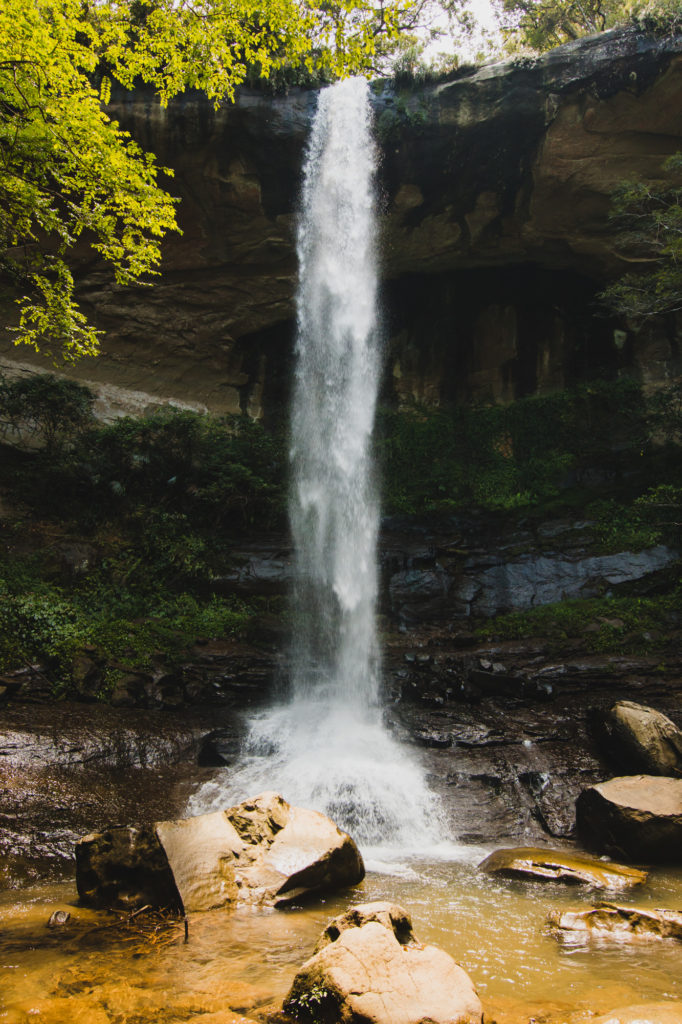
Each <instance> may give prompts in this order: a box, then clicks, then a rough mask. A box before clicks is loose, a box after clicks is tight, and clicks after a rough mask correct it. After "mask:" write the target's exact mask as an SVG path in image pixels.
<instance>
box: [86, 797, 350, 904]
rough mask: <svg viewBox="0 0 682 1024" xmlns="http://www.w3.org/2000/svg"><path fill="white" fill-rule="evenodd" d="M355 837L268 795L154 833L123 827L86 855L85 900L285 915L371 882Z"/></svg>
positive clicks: (91, 845)
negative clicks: (250, 907) (300, 902)
mask: <svg viewBox="0 0 682 1024" xmlns="http://www.w3.org/2000/svg"><path fill="white" fill-rule="evenodd" d="M364 873H365V869H364V865H363V862H362V857H361V856H360V852H359V850H358V848H357V846H356V845H355V843H354V841H353V840H352V839H351V837H350V836H349V835H348V834H347V833H346V832H342V831H341V830H340V829H339V828H337V826H336V825H335V824H334V823H333V822H332V821H330V820H329V818H326V817H325V816H324V815H323V814H318V813H317V812H316V811H309V810H305V809H303V808H300V807H292V806H291V805H290V804H288V803H287V802H286V800H283V799H282V797H281V796H279V795H278V794H276V793H262V794H261V795H260V796H257V797H255V798H254V799H252V800H246V801H244V802H243V803H241V804H238V805H236V806H235V807H230V808H228V809H227V810H224V811H216V812H215V813H213V814H202V815H199V816H197V817H194V818H183V819H179V820H176V821H162V822H158V823H157V824H156V826H155V827H154V828H149V829H132V828H116V829H110V830H109V831H107V832H105V833H99V834H94V835H90V836H87V837H86V838H85V839H83V840H81V842H80V843H78V845H77V847H76V880H77V885H78V892H79V895H80V896H81V899H83V900H84V901H85V902H87V903H91V904H94V905H96V906H108V907H115V906H125V907H130V906H141V905H143V904H145V903H149V904H151V905H152V906H182V907H184V910H185V912H189V911H199V910H211V909H213V908H217V907H223V906H227V905H230V904H237V903H258V904H270V905H274V906H280V905H283V904H287V903H292V902H294V901H295V900H296V899H299V898H300V897H301V896H307V895H310V894H311V893H317V892H327V891H329V890H334V889H339V888H343V887H344V886H348V885H355V884H356V883H357V882H360V881H361V880H362V878H363V877H364Z"/></svg>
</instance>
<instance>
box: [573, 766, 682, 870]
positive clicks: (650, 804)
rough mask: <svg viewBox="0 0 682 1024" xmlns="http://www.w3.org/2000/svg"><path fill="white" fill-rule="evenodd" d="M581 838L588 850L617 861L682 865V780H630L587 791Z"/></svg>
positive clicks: (581, 806) (579, 813)
mask: <svg viewBox="0 0 682 1024" xmlns="http://www.w3.org/2000/svg"><path fill="white" fill-rule="evenodd" d="M576 819H577V826H578V832H579V834H580V836H581V838H582V839H583V840H584V842H585V843H587V845H588V846H591V847H593V848H594V849H598V850H603V851H604V852H606V853H610V854H612V855H614V856H618V857H625V858H626V859H632V860H642V861H658V862H663V863H670V864H680V863H682V779H666V778H661V777H660V776H655V775H628V776H621V777H619V778H615V779H609V780H608V782H601V783H599V784H598V785H596V786H590V787H589V789H585V790H583V792H582V793H581V794H580V796H579V797H578V800H577V802H576Z"/></svg>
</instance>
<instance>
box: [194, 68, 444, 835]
mask: <svg viewBox="0 0 682 1024" xmlns="http://www.w3.org/2000/svg"><path fill="white" fill-rule="evenodd" d="M375 167H376V152H375V146H374V142H373V140H372V134H371V111H370V104H369V91H368V87H367V83H366V82H365V81H364V80H363V79H350V80H347V81H345V82H341V83H339V84H338V85H334V86H332V87H330V88H328V89H325V90H323V91H322V92H321V93H320V98H319V104H318V109H317V113H316V116H315V120H314V123H313V128H312V133H311V137H310V142H309V146H308V151H307V156H306V162H305V169H304V180H303V188H302V198H301V211H300V215H299V227H298V239H297V243H298V244H297V251H298V258H299V287H298V293H297V338H296V360H295V362H296V370H295V384H294V393H293V401H292V414H291V489H290V501H289V509H290V519H291V529H292V535H293V541H294V551H295V556H294V557H295V577H296V583H295V586H294V592H293V595H292V609H291V612H292V622H293V638H292V648H291V663H292V670H291V680H292V694H291V699H290V701H289V702H288V703H286V704H283V705H281V706H279V707H274V708H271V709H269V710H268V711H266V712H264V713H262V714H261V715H259V716H256V717H255V718H254V720H253V721H252V722H251V725H250V731H249V735H248V737H247V741H246V744H245V748H244V751H243V754H242V757H241V759H240V761H239V763H238V764H237V765H236V766H235V767H234V769H232V768H231V769H229V775H228V773H227V772H226V781H224V782H221V781H219V782H214V783H209V784H207V785H206V786H204V787H203V788H202V789H201V790H200V791H199V793H198V794H197V795H196V796H195V797H194V798H193V801H192V803H191V808H192V810H193V812H195V813H196V812H201V811H206V810H209V809H215V808H217V807H219V806H224V805H225V803H226V798H229V799H234V800H237V799H243V798H244V797H246V796H249V795H253V794H254V793H256V792H258V791H259V790H262V789H277V790H278V791H279V792H281V793H282V794H283V796H284V797H285V798H286V799H287V800H289V801H290V802H292V803H296V804H301V805H303V806H307V807H313V808H315V809H317V810H320V811H323V812H324V813H325V814H328V815H329V816H330V817H331V818H333V819H334V820H335V821H336V822H337V823H338V824H339V825H341V826H342V827H343V828H345V829H347V830H348V831H349V832H350V833H351V834H352V835H353V836H354V837H355V839H356V840H358V841H359V842H360V843H362V844H365V845H368V844H369V845H371V846H378V845H389V846H397V847H400V848H403V849H404V848H407V847H414V848H417V847H418V846H420V847H422V848H423V844H424V841H425V839H426V838H428V835H429V833H430V832H431V831H432V828H433V819H434V798H433V797H432V795H431V793H430V791H429V790H428V787H427V786H426V784H425V782H424V779H423V777H422V772H421V770H420V769H419V767H418V766H417V765H416V763H414V762H413V761H412V759H411V757H410V756H409V755H408V753H407V752H406V751H405V750H404V749H403V748H402V747H401V746H400V745H399V744H398V743H396V741H395V740H394V739H393V738H392V737H391V736H390V735H389V733H388V732H387V731H386V730H385V728H384V726H383V724H382V716H381V709H380V707H379V703H378V691H379V670H380V666H379V645H378V643H377V637H376V622H375V609H376V598H377V554H376V547H377V531H378V522H379V513H378V503H377V497H376V493H375V479H374V476H375V474H374V466H373V459H372V444H371V442H372V431H373V424H374V413H375V406H376V398H377V390H378V384H379V374H380V337H379V333H380V332H379V322H378V315H377V254H376V235H377V232H376V210H375V182H374V177H375Z"/></svg>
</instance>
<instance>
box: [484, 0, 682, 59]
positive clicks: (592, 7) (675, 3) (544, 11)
mask: <svg viewBox="0 0 682 1024" xmlns="http://www.w3.org/2000/svg"><path fill="white" fill-rule="evenodd" d="M494 2H495V6H496V7H497V9H498V12H499V19H500V24H501V27H502V31H503V34H504V36H505V38H506V41H507V46H508V49H510V50H512V51H514V50H524V49H526V50H532V51H534V52H535V53H542V52H543V51H545V50H551V49H552V48H553V47H555V46H560V45H561V44H562V43H567V42H570V41H571V40H573V39H579V38H580V37H581V36H586V35H591V34H593V33H596V32H603V31H604V30H605V29H609V28H614V27H615V26H617V25H624V24H627V23H628V22H634V23H635V24H638V25H640V26H642V27H657V26H659V27H665V26H670V27H675V26H677V27H679V24H680V21H681V19H682V6H681V5H680V0H494Z"/></svg>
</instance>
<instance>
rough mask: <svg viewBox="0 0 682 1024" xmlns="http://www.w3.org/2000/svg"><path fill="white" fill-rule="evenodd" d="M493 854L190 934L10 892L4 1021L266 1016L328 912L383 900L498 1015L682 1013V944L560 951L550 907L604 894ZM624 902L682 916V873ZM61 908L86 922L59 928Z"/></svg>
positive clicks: (372, 875) (1, 957) (60, 895)
mask: <svg viewBox="0 0 682 1024" xmlns="http://www.w3.org/2000/svg"><path fill="white" fill-rule="evenodd" d="M487 852H488V850H485V849H482V848H477V849H473V848H471V849H469V850H468V851H467V850H464V851H462V850H461V849H459V850H457V851H455V853H456V857H457V859H456V860H452V859H431V860H411V861H409V862H405V863H402V864H401V863H397V862H392V863H390V864H386V863H384V864H381V863H379V862H376V861H372V859H371V857H370V858H368V864H369V867H370V870H369V871H368V874H367V877H366V879H365V880H364V882H363V883H362V884H361V885H359V886H357V887H356V888H355V889H353V890H349V891H347V892H344V893H343V894H340V895H337V896H335V897H333V898H328V899H326V900H323V901H318V902H315V903H311V904H309V905H308V906H305V907H299V908H293V909H289V910H286V911H274V910H258V909H238V910H235V911H231V912H230V911H213V912H211V913H205V914H196V915H193V916H192V917H191V919H190V922H189V941H188V942H185V941H184V929H183V926H182V923H181V922H180V921H173V920H171V921H169V922H167V923H164V922H163V921H161V922H159V921H151V922H146V923H143V922H142V921H140V919H137V920H136V921H133V922H130V923H128V924H127V925H126V924H125V923H122V922H121V919H120V918H119V917H117V916H116V915H112V914H108V913H104V912H95V911H92V910H87V909H85V908H82V907H79V906H78V902H77V897H76V892H75V886H74V883H73V882H72V881H68V882H59V883H52V884H49V885H43V886H38V887H33V888H29V889H22V890H12V891H6V892H4V893H0V1022H5V1024H29V1022H43V1024H157V1022H159V1021H164V1022H178V1024H179V1022H181V1021H182V1022H185V1021H192V1022H201V1024H235V1022H237V1021H240V1020H243V1019H244V1018H247V1019H249V1020H255V1021H264V1020H266V1019H267V1017H268V1014H269V1013H272V1012H273V1011H274V1010H275V1009H277V1007H278V1006H281V1002H282V999H283V997H284V996H285V994H286V992H287V990H288V988H289V985H290V984H291V981H292V979H293V976H294V974H295V972H296V969H297V967H298V966H299V965H300V964H301V963H302V962H303V961H304V960H305V959H306V958H307V957H308V956H309V955H310V954H311V952H312V949H313V947H314V945H315V942H316V940H317V938H318V936H319V934H320V932H321V931H322V929H323V927H324V926H325V924H326V923H327V921H328V920H329V918H330V917H332V916H334V915H335V914H338V913H340V912H342V911H343V910H345V909H346V908H347V907H348V906H349V905H351V904H352V903H357V902H361V901H367V900H376V899H389V900H393V901H396V902H399V903H401V904H402V905H403V906H405V907H407V908H408V909H409V910H410V912H411V914H412V918H413V922H414V928H415V933H416V935H417V938H418V939H419V940H420V941H423V942H431V943H434V944H436V945H438V946H441V947H442V948H443V949H446V950H447V951H448V952H449V953H451V954H452V956H454V957H455V959H456V960H457V961H458V962H459V963H461V964H462V966H463V967H464V968H465V969H466V970H467V971H468V973H469V974H470V975H471V977H472V978H473V979H474V982H475V984H476V987H477V989H478V991H479V994H480V996H481V998H482V1000H483V1003H484V1008H485V1010H486V1021H493V1020H495V1021H497V1022H498V1024H520V1022H522V1021H523V1022H524V1024H525V1022H528V1021H530V1020H531V1019H536V1020H540V1019H543V1020H544V1021H547V1022H552V1024H555V1022H556V1024H562V1022H564V1024H574V1022H575V1024H582V1022H583V1021H588V1020H589V1019H590V1017H591V1016H592V1015H593V1014H594V1013H604V1012H607V1011H609V1010H611V1009H612V1008H613V1007H615V1006H627V1005H633V1004H636V1003H644V1002H661V1001H668V1000H672V1001H678V1000H679V1001H680V1004H679V1005H680V1008H682V944H680V943H679V942H677V943H676V942H675V941H674V940H654V939H650V940H646V941H645V940H641V941H639V942H636V943H633V944H629V945H628V944H626V943H624V942H622V941H601V942H596V941H591V942H590V941H588V942H585V943H582V944H579V945H572V946H571V945H562V944H559V943H558V942H557V941H556V940H555V939H554V938H553V937H552V936H551V935H550V934H549V932H548V930H547V928H546V917H547V914H548V912H549V910H550V909H552V908H555V907H587V906H590V905H592V903H593V902H595V901H596V900H598V898H599V894H596V893H594V892H589V891H588V890H585V889H578V888H577V887H566V886H562V885H559V884H557V883H539V882H538V883H536V882H522V881H509V880H502V879H497V878H492V877H489V876H486V875H482V874H480V873H478V872H477V871H476V867H475V865H476V863H478V861H479V860H480V859H481V857H482V856H483V855H484V854H485V853H487ZM614 898H615V899H616V900H617V901H618V902H626V903H631V904H635V905H644V906H654V907H668V908H676V909H679V908H681V907H682V869H679V870H669V869H657V870H654V871H652V872H651V874H650V876H649V880H648V882H647V883H646V885H645V886H644V887H642V888H640V889H639V890H635V891H633V892H631V893H628V894H618V895H616V896H614ZM57 909H64V910H68V911H70V913H71V919H70V921H69V922H68V924H67V925H65V926H64V927H62V928H57V929H50V928H48V927H47V921H48V919H49V918H50V915H51V914H52V912H53V911H54V910H57ZM680 1020H681V1021H682V1015H681V1016H680Z"/></svg>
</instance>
